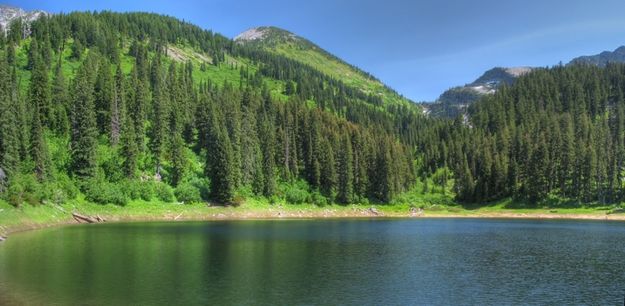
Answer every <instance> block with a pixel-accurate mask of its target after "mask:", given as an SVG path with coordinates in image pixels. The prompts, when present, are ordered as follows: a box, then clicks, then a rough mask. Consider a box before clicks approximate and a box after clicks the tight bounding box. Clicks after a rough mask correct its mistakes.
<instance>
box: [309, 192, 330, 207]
mask: <svg viewBox="0 0 625 306" xmlns="http://www.w3.org/2000/svg"><path fill="white" fill-rule="evenodd" d="M311 200H312V202H313V204H315V205H317V206H321V207H323V206H326V205H328V199H327V198H326V197H324V196H323V195H322V194H321V193H319V192H318V191H315V192H313V193H312V197H311Z"/></svg>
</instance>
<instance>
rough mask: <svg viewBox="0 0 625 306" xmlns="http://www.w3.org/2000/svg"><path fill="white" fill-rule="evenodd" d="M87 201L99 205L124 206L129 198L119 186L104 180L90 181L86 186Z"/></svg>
mask: <svg viewBox="0 0 625 306" xmlns="http://www.w3.org/2000/svg"><path fill="white" fill-rule="evenodd" d="M84 193H85V199H87V201H90V202H93V203H97V204H115V205H120V206H124V205H126V204H127V203H128V198H127V197H126V195H125V194H124V192H123V191H122V189H121V188H120V187H119V186H118V185H117V184H113V183H109V182H105V181H102V180H90V181H89V182H87V184H86V185H85V186H84Z"/></svg>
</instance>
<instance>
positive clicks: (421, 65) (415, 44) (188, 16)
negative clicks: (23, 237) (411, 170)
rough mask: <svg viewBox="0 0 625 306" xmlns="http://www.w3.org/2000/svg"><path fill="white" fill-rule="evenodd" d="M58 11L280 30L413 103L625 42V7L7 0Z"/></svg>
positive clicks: (496, 2)
mask: <svg viewBox="0 0 625 306" xmlns="http://www.w3.org/2000/svg"><path fill="white" fill-rule="evenodd" d="M4 3H6V4H10V5H14V6H19V7H22V8H25V9H28V10H31V9H43V10H46V11H50V12H53V13H56V12H70V11H74V10H82V11H84V10H103V9H108V10H113V11H150V12H155V13H161V14H167V15H170V16H174V17H178V18H180V19H184V20H186V21H190V22H192V23H194V24H197V25H199V26H201V27H203V28H206V29H211V30H213V31H215V32H218V33H221V34H223V35H226V36H228V37H234V36H236V35H237V34H238V33H240V32H242V31H244V30H246V29H248V28H250V27H255V26H261V25H273V26H278V27H281V28H284V29H287V30H289V31H291V32H294V33H296V34H298V35H300V36H303V37H306V38H308V39H310V40H311V41H313V42H315V43H317V44H318V45H319V46H321V47H322V48H324V49H326V50H328V51H329V52H331V53H333V54H335V55H337V56H339V57H341V58H343V59H344V60H346V61H347V62H349V63H351V64H354V65H356V66H358V67H360V68H362V69H363V70H365V71H368V72H371V73H372V74H373V75H375V76H377V77H378V78H380V79H381V80H382V81H383V82H385V83H386V84H388V85H389V86H390V87H392V88H394V89H396V90H397V91H398V92H399V93H401V94H403V95H405V96H407V97H408V98H411V99H413V100H415V101H431V100H434V99H435V98H436V97H437V96H438V95H439V94H440V93H441V92H443V91H444V90H445V89H448V88H450V87H452V86H455V85H463V84H466V83H470V82H471V81H473V80H474V79H476V78H477V77H478V76H480V75H481V74H482V73H483V72H484V71H485V70H487V69H490V68H492V67H495V66H551V65H554V64H557V63H558V62H560V61H562V62H564V63H566V62H568V61H569V60H571V59H572V58H574V57H576V56H579V55H589V54H595V53H599V52H601V51H603V50H613V49H615V48H617V47H618V46H621V45H625V1H624V0H599V1H582V0H525V1H520V0H479V1H478V0H475V1H463V0H447V1H445V0H415V1H410V0H378V1H373V0H259V1H247V0H175V1H160V0H149V1H135V0H123V1H120V0H111V1H94V0H91V1H84V0H83V1H77V0H55V1H49V0H43V1H42V0H39V1H36V0H8V1H6V2H4Z"/></svg>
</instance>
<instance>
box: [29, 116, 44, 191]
mask: <svg viewBox="0 0 625 306" xmlns="http://www.w3.org/2000/svg"><path fill="white" fill-rule="evenodd" d="M30 137H31V139H30V156H31V158H32V160H33V162H34V164H35V169H34V170H35V174H36V175H37V178H38V179H39V181H43V180H45V179H46V178H47V176H48V163H49V157H48V148H47V146H46V142H45V140H44V136H43V126H42V124H41V116H40V115H39V107H37V106H35V112H34V113H33V119H32V124H31V132H30Z"/></svg>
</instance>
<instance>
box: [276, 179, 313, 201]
mask: <svg viewBox="0 0 625 306" xmlns="http://www.w3.org/2000/svg"><path fill="white" fill-rule="evenodd" d="M279 189H280V193H281V194H283V195H284V199H285V200H286V202H287V203H290V204H303V203H311V202H312V195H311V194H310V191H309V188H308V184H307V183H306V182H305V181H302V180H299V181H297V182H294V183H282V184H280V186H279Z"/></svg>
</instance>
